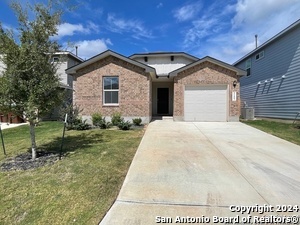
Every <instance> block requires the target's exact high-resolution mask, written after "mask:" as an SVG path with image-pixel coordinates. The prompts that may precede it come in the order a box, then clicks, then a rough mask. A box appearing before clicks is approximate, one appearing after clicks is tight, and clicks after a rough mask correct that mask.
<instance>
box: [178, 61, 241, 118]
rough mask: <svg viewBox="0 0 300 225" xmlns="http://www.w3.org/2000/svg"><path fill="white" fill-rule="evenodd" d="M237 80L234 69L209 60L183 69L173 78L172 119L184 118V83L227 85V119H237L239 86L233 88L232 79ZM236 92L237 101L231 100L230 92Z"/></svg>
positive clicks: (238, 112)
mask: <svg viewBox="0 0 300 225" xmlns="http://www.w3.org/2000/svg"><path fill="white" fill-rule="evenodd" d="M235 80H236V81H237V82H238V81H239V76H237V74H236V73H235V72H234V71H231V70H228V69H226V68H224V67H221V66H219V65H216V64H213V63H211V62H208V61H206V62H203V63H200V64H198V65H195V66H194V67H191V68H189V69H187V70H184V71H182V72H180V73H178V75H177V76H176V77H175V78H174V115H173V116H174V119H178V120H182V119H183V118H184V91H185V85H194V86H198V85H199V86H200V85H213V84H214V85H215V84H220V85H228V87H229V88H228V94H229V96H228V100H229V103H228V104H229V112H228V115H229V116H228V121H238V119H239V116H240V98H239V96H240V86H239V82H238V83H237V85H236V87H235V89H234V88H233V81H235ZM233 91H236V92H237V101H232V96H231V95H232V92H233Z"/></svg>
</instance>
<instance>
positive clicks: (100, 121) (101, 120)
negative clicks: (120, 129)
mask: <svg viewBox="0 0 300 225" xmlns="http://www.w3.org/2000/svg"><path fill="white" fill-rule="evenodd" d="M92 121H93V125H94V126H96V127H99V128H100V129H107V128H110V127H111V123H110V122H106V120H105V117H102V115H101V114H100V113H94V114H93V115H92Z"/></svg>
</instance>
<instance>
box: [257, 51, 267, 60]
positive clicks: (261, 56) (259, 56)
mask: <svg viewBox="0 0 300 225" xmlns="http://www.w3.org/2000/svg"><path fill="white" fill-rule="evenodd" d="M264 57H265V51H261V52H259V53H257V54H256V55H255V60H256V61H258V60H260V59H262V58H264Z"/></svg>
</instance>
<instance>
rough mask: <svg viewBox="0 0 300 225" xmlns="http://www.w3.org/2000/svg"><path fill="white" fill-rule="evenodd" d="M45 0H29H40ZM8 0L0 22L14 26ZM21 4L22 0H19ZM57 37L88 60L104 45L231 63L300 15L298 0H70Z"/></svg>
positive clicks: (4, 0)
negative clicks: (179, 54)
mask: <svg viewBox="0 0 300 225" xmlns="http://www.w3.org/2000/svg"><path fill="white" fill-rule="evenodd" d="M41 1H43V0H40V1H38V0H29V2H31V3H32V2H41ZM9 2H10V1H9V0H2V1H1V2H0V12H1V13H0V21H1V23H2V25H3V27H5V28H11V29H15V28H16V27H17V20H16V18H15V16H14V14H13V12H12V11H11V9H10V8H9ZM22 2H25V1H22ZM69 4H70V5H73V6H76V7H75V8H76V9H75V10H72V11H69V10H66V12H65V13H64V15H63V17H62V24H61V25H60V26H59V27H58V36H57V37H56V38H57V40H58V41H59V43H60V44H61V45H62V46H63V48H64V49H66V50H68V51H71V52H75V48H74V47H70V46H68V44H67V43H68V42H71V43H72V44H73V45H74V46H75V45H77V46H78V55H79V56H80V57H82V58H83V59H88V58H89V57H92V56H94V55H96V54H99V53H101V52H102V51H105V50H107V49H111V50H113V51H116V52H118V53H120V54H123V55H125V56H130V55H132V54H134V53H146V52H161V51H172V52H182V51H183V52H186V53H189V54H191V55H194V56H196V57H199V58H202V57H204V56H207V55H208V56H211V57H214V58H217V59H219V60H223V61H224V62H227V63H233V62H235V61H236V60H238V59H239V58H241V57H242V56H244V55H245V54H247V53H249V52H250V51H251V50H253V49H254V48H255V38H254V35H255V34H257V35H258V44H259V45H260V44H262V43H263V42H265V41H267V40H268V39H270V38H271V37H273V36H274V35H275V34H277V33H278V32H280V31H281V30H283V29H284V28H286V27H287V26H289V25H290V24H292V23H293V22H295V21H296V20H298V19H300V1H299V0H199V1H195V0H194V1H189V0H188V1H185V0H151V1H137V0H126V1H124V0H122V1H121V0H120V1H117V0H86V1H82V0H70V1H69Z"/></svg>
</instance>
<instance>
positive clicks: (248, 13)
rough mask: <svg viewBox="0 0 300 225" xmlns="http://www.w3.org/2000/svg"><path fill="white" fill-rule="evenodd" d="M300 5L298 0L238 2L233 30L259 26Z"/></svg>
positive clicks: (239, 0) (248, 0)
mask: <svg viewBox="0 0 300 225" xmlns="http://www.w3.org/2000/svg"><path fill="white" fill-rule="evenodd" d="M296 3H299V1H298V0H284V1H282V0H264V1H261V0H238V2H237V4H236V15H235V16H234V18H233V19H232V25H233V28H237V27H240V26H245V25H252V26H253V25H257V23H263V22H264V20H266V19H271V20H272V19H273V17H276V15H277V14H278V13H280V12H282V11H285V10H288V9H289V8H291V7H293V4H296Z"/></svg>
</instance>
